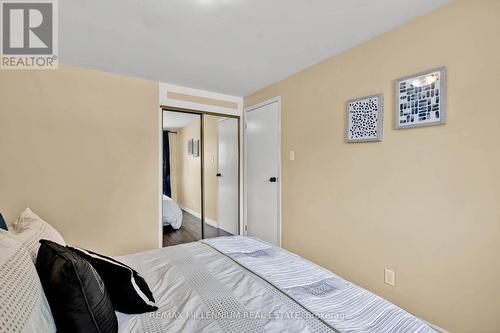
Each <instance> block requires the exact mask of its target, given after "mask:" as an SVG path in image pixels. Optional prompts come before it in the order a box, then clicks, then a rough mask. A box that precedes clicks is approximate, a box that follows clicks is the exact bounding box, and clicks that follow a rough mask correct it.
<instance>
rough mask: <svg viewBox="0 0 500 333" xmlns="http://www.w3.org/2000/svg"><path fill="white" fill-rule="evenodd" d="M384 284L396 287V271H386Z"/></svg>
mask: <svg viewBox="0 0 500 333" xmlns="http://www.w3.org/2000/svg"><path fill="white" fill-rule="evenodd" d="M384 282H385V283H387V284H388V285H390V286H393V287H394V284H395V281H394V271H391V270H390V269H387V268H386V269H385V274H384Z"/></svg>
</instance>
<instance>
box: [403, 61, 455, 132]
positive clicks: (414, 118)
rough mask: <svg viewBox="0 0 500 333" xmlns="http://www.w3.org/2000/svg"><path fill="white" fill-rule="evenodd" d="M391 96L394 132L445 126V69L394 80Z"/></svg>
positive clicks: (440, 68) (441, 68)
mask: <svg viewBox="0 0 500 333" xmlns="http://www.w3.org/2000/svg"><path fill="white" fill-rule="evenodd" d="M395 97H396V98H395V127H396V129H405V128H413V127H421V126H432V125H443V124H446V100H447V89H446V67H445V66H442V67H438V68H434V69H431V70H428V71H424V72H420V73H417V74H413V75H410V76H405V77H402V78H400V79H397V80H396V81H395Z"/></svg>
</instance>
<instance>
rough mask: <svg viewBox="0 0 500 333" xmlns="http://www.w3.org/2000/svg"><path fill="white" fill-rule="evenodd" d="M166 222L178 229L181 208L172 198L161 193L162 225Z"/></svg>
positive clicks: (180, 223)
mask: <svg viewBox="0 0 500 333" xmlns="http://www.w3.org/2000/svg"><path fill="white" fill-rule="evenodd" d="M168 224H170V225H171V226H172V228H174V229H179V228H180V227H181V225H182V210H181V208H180V207H179V205H178V204H177V203H176V202H175V201H174V200H172V199H171V198H169V197H167V196H166V195H163V225H164V226H165V225H168Z"/></svg>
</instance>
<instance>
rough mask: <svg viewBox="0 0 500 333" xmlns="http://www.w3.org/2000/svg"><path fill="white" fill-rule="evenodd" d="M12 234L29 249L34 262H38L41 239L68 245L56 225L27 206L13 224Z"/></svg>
mask: <svg viewBox="0 0 500 333" xmlns="http://www.w3.org/2000/svg"><path fill="white" fill-rule="evenodd" d="M9 231H11V232H12V235H13V236H14V237H15V238H16V239H17V240H18V241H19V242H21V243H22V245H23V246H24V247H25V248H26V249H28V251H29V253H30V255H31V258H32V259H33V262H34V263H36V257H37V255H38V248H39V247H40V243H39V241H40V239H48V240H50V241H53V242H56V243H58V244H61V245H63V246H66V242H64V239H63V237H62V236H61V234H60V233H59V232H57V230H56V229H54V227H52V226H51V225H50V224H48V223H47V222H45V221H44V220H42V219H41V218H40V217H39V216H38V215H36V214H35V213H33V212H32V211H31V209H29V208H26V209H25V210H24V211H23V212H22V213H21V215H19V217H18V218H17V221H16V222H15V223H14V225H13V226H12V230H11V229H9Z"/></svg>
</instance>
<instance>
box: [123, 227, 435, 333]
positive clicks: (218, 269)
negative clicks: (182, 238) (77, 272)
mask: <svg viewBox="0 0 500 333" xmlns="http://www.w3.org/2000/svg"><path fill="white" fill-rule="evenodd" d="M117 259H118V260H120V261H122V262H124V263H126V264H128V265H130V266H132V267H134V268H135V269H137V270H138V272H139V273H140V274H141V275H142V276H143V277H144V278H145V279H146V281H147V282H148V284H149V286H150V288H151V291H152V292H153V294H154V296H155V298H156V303H157V306H158V308H159V309H158V311H155V312H152V313H145V314H142V315H125V314H122V313H117V317H118V323H119V332H121V333H129V332H145V333H153V332H154V333H157V332H421V333H423V332H434V330H433V329H432V328H431V327H430V326H428V325H427V324H426V323H425V322H424V321H422V320H420V319H418V318H416V317H415V316H413V315H411V314H410V313H408V312H406V311H404V310H403V309H401V308H399V307H397V306H396V305H394V304H391V303H390V302H388V301H386V300H385V299H383V298H381V297H378V296H376V295H374V294H373V293H370V292H368V291H367V290H364V289H362V288H361V287H359V286H356V285H355V284H353V283H351V282H349V281H346V280H344V279H342V278H341V277H339V276H337V275H335V274H333V273H331V272H329V271H327V270H325V269H323V268H321V267H319V266H317V265H315V264H313V263H311V262H309V261H307V260H305V259H303V258H301V257H299V256H296V255H294V254H292V253H290V252H287V251H285V250H283V249H280V248H277V247H274V246H272V245H269V244H267V243H264V242H262V241H259V240H257V239H253V238H247V237H243V236H229V237H219V238H214V239H205V240H202V241H199V242H193V243H188V244H182V245H177V246H172V247H167V248H163V249H159V250H153V251H149V252H142V253H136V254H132V255H128V256H124V257H118V258H117Z"/></svg>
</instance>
